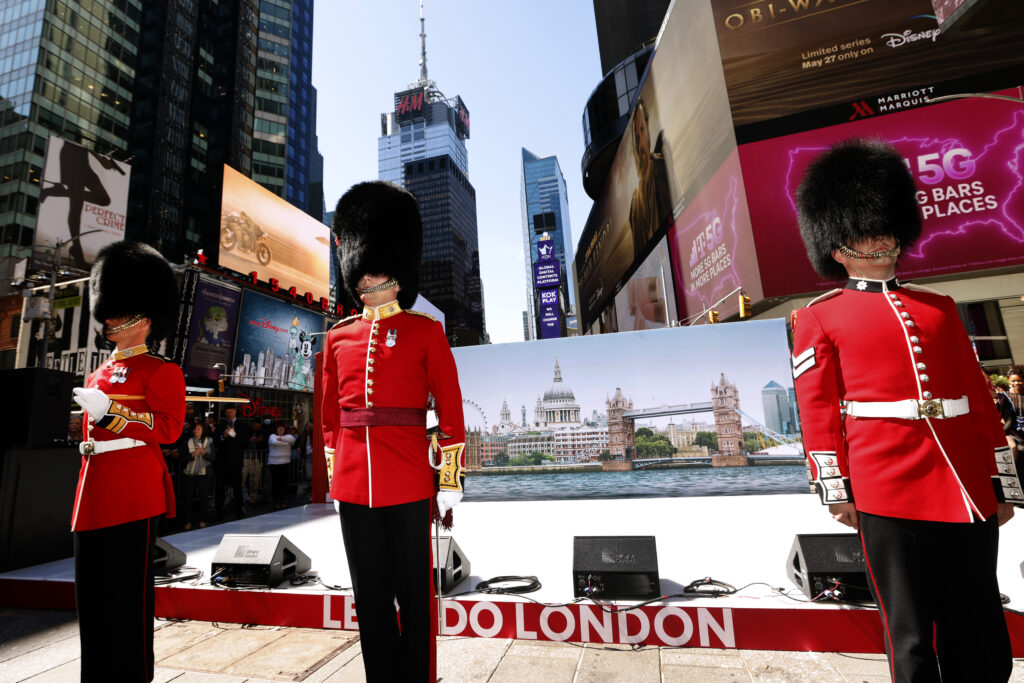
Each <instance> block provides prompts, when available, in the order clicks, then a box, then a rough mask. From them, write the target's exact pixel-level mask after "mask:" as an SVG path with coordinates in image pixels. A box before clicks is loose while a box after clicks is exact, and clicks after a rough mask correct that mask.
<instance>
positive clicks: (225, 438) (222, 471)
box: [213, 405, 252, 521]
mask: <svg viewBox="0 0 1024 683" xmlns="http://www.w3.org/2000/svg"><path fill="white" fill-rule="evenodd" d="M251 434H252V432H251V430H250V428H249V425H248V423H246V421H245V420H243V419H241V418H239V417H238V410H237V409H236V408H235V407H234V406H232V405H228V407H226V408H225V409H224V419H223V421H221V423H220V424H218V425H217V431H216V433H215V434H214V439H213V440H214V444H215V446H216V449H217V458H216V459H215V460H214V469H215V476H216V480H217V481H216V487H215V490H214V496H213V501H214V510H215V511H216V514H217V521H220V520H221V519H222V518H223V516H224V493H225V491H226V490H227V488H228V487H229V486H230V487H231V503H232V508H233V509H234V512H235V516H236V517H244V516H245V507H244V506H243V505H242V452H243V451H244V450H245V448H246V447H247V446H248V444H249V437H250V436H251Z"/></svg>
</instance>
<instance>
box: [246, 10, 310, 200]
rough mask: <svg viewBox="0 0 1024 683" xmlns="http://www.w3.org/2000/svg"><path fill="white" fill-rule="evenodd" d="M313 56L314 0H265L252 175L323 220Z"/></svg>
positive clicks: (260, 34) (257, 71)
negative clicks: (313, 82)
mask: <svg viewBox="0 0 1024 683" xmlns="http://www.w3.org/2000/svg"><path fill="white" fill-rule="evenodd" d="M312 60H313V0H262V2H260V9H259V50H258V52H257V55H256V131H255V133H254V138H255V139H254V140H253V151H254V153H253V175H252V179H253V180H255V181H256V182H258V183H260V184H261V185H263V187H265V188H267V189H268V190H270V191H271V192H273V193H274V194H276V195H278V196H279V197H283V198H284V199H286V200H287V201H288V202H289V203H291V204H292V205H293V206H296V207H298V208H300V209H302V210H303V211H305V212H306V213H308V214H310V215H311V216H313V217H315V218H316V219H317V220H319V219H320V218H321V217H322V216H323V196H322V195H323V158H322V157H321V156H320V155H319V152H318V151H317V146H316V89H315V88H314V87H313V84H312Z"/></svg>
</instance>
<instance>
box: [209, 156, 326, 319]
mask: <svg viewBox="0 0 1024 683" xmlns="http://www.w3.org/2000/svg"><path fill="white" fill-rule="evenodd" d="M330 245H331V239H330V230H329V229H328V227H327V226H326V225H324V224H323V223H321V222H320V221H318V220H316V219H315V218H313V217H312V216H310V215H309V214H307V213H305V212H304V211H300V210H299V209H297V208H295V207H294V206H292V205H291V204H289V203H288V202H286V201H285V200H283V199H281V198H280V197H278V196H277V195H275V194H274V193H273V192H271V191H270V190H267V189H266V188H264V187H262V186H260V185H259V184H258V183H255V182H253V181H252V180H250V179H249V178H246V177H245V176H244V175H242V174H241V173H239V172H238V171H236V170H235V169H233V168H231V167H230V166H224V194H223V197H222V199H221V217H220V257H219V261H218V265H220V266H222V267H224V268H229V269H231V270H234V271H236V272H239V273H242V274H244V275H249V276H251V274H252V273H256V277H255V278H252V277H251V278H250V279H252V280H256V279H259V280H265V281H267V282H268V283H270V286H271V287H275V286H276V287H278V289H280V290H281V291H282V292H290V293H291V294H292V297H293V298H295V299H300V298H305V300H306V301H307V303H309V304H312V303H314V302H315V301H316V300H319V299H321V298H323V299H327V298H329V296H330V272H329V271H330V248H331V247H330ZM307 293H309V296H306V294H307ZM324 310H327V309H326V308H325V309H324Z"/></svg>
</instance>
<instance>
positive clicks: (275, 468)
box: [267, 422, 295, 510]
mask: <svg viewBox="0 0 1024 683" xmlns="http://www.w3.org/2000/svg"><path fill="white" fill-rule="evenodd" d="M294 444H295V436H294V435H292V434H288V433H286V427H285V425H284V424H282V423H280V422H278V423H277V425H276V426H275V427H274V433H273V434H271V435H270V436H269V437H268V439H267V449H268V452H267V464H268V465H269V466H270V489H271V491H272V495H271V497H272V498H273V499H274V509H275V510H283V509H284V508H285V504H284V487H285V484H287V483H288V468H289V467H290V466H291V462H292V446H293V445H294Z"/></svg>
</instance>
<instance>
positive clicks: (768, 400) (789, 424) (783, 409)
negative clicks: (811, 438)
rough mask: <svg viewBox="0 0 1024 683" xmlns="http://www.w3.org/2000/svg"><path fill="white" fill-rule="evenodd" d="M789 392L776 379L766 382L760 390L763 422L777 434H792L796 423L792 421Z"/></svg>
mask: <svg viewBox="0 0 1024 683" xmlns="http://www.w3.org/2000/svg"><path fill="white" fill-rule="evenodd" d="M789 396H790V392H789V391H786V389H785V387H783V386H782V385H781V384H779V383H778V382H776V381H774V380H773V381H771V382H768V384H766V385H765V387H764V389H762V390H761V406H762V407H763V408H764V424H765V426H766V427H768V428H769V429H771V430H774V431H776V432H778V433H779V434H793V433H794V432H796V425H795V423H794V421H793V408H792V404H791V403H790V400H789Z"/></svg>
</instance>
